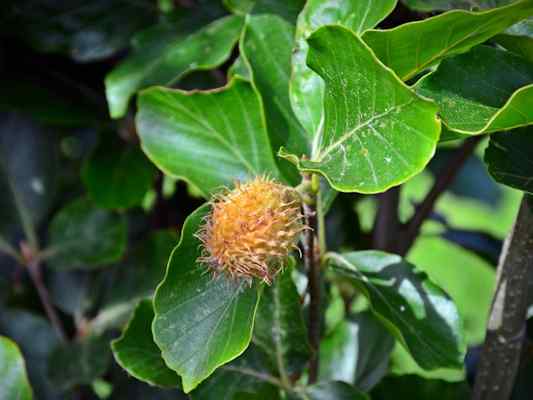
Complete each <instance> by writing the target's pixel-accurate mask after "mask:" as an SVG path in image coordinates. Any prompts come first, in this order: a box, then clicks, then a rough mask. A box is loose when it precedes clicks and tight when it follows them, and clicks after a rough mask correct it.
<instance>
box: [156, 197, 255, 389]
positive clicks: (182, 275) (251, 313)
mask: <svg viewBox="0 0 533 400" xmlns="http://www.w3.org/2000/svg"><path fill="white" fill-rule="evenodd" d="M208 210H209V206H203V207H201V208H199V209H198V210H196V211H195V212H194V213H193V214H191V215H190V216H189V217H188V219H187V221H186V222H185V225H184V227H183V231H182V234H181V240H180V243H179V245H178V246H177V247H176V248H175V249H174V252H173V253H172V255H171V258H170V260H169V264H168V267H167V274H166V276H165V279H164V280H163V282H162V283H161V285H160V286H159V287H158V289H157V291H156V294H155V297H154V311H155V319H154V322H153V326H152V330H153V334H154V340H155V342H156V343H157V345H158V346H159V348H160V349H161V351H162V356H163V358H164V360H165V363H166V364H167V365H168V366H169V367H170V368H171V369H173V370H175V371H176V372H177V373H178V375H180V377H181V379H182V385H183V390H184V391H185V393H188V392H190V391H191V390H193V389H194V388H195V387H196V386H197V385H198V384H199V383H200V382H202V381H203V380H205V379H206V378H207V377H208V376H209V375H211V374H212V373H213V371H215V369H216V368H217V367H219V366H221V365H223V364H225V363H227V362H229V361H231V360H233V359H234V358H236V357H237V356H239V355H240V354H241V353H242V352H243V351H244V350H246V348H247V347H248V344H249V343H250V340H251V337H252V329H253V322H254V317H255V311H256V308H257V303H258V301H259V292H258V288H257V287H256V285H255V284H254V285H252V286H249V285H248V284H247V283H246V282H236V281H230V280H228V279H227V278H226V277H225V276H224V275H221V276H219V277H217V278H214V277H213V276H212V275H211V274H210V273H209V272H208V271H206V269H205V268H206V267H205V266H202V265H199V264H198V263H197V262H196V260H197V258H198V257H199V256H200V253H201V246H200V241H199V239H198V238H197V237H196V236H195V233H196V232H197V231H198V229H199V227H200V225H201V224H202V218H203V217H204V216H205V215H206V214H207V212H208Z"/></svg>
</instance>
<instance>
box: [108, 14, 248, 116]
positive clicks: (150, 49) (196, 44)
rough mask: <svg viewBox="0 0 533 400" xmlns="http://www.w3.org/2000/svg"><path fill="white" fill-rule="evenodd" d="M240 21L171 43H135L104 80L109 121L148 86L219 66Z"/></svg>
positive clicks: (216, 25) (231, 19)
mask: <svg viewBox="0 0 533 400" xmlns="http://www.w3.org/2000/svg"><path fill="white" fill-rule="evenodd" d="M242 23H243V19H242V18H241V17H238V16H229V17H225V18H222V19H220V20H217V21H215V22H213V23H211V24H209V25H208V26H206V27H204V28H202V29H201V30H199V31H197V32H194V33H192V34H190V35H176V37H174V38H173V39H170V38H165V40H164V42H163V43H161V37H159V36H158V35H154V38H152V39H153V40H150V41H148V40H147V39H146V38H143V40H139V41H138V45H137V46H136V49H135V52H134V54H133V55H131V56H130V57H129V58H127V59H126V60H125V61H124V62H123V63H122V64H120V65H119V66H118V67H116V68H115V69H114V70H113V71H112V72H111V73H109V74H108V75H107V77H106V80H105V83H106V96H107V101H108V103H109V110H110V114H111V117H112V118H119V117H122V116H123V115H124V114H125V113H126V110H127V108H128V101H129V99H130V98H131V97H132V96H133V95H134V94H135V93H136V92H137V91H138V90H140V89H142V88H145V87H147V86H151V85H170V84H172V83H174V82H176V81H177V80H178V79H180V78H181V77H182V76H183V75H185V74H186V73H188V72H190V71H193V70H205V69H211V68H214V67H216V66H218V65H220V64H222V63H223V62H224V61H225V60H226V59H227V58H228V57H229V56H230V54H231V50H232V48H233V46H234V45H235V43H236V42H237V39H238V38H239V35H240V32H241V28H242Z"/></svg>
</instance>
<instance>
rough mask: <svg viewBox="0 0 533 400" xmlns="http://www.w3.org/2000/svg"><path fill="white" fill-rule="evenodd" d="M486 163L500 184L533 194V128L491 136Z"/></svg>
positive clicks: (486, 153)
mask: <svg viewBox="0 0 533 400" xmlns="http://www.w3.org/2000/svg"><path fill="white" fill-rule="evenodd" d="M485 162H486V164H487V165H488V168H489V172H490V174H491V175H492V176H493V177H494V179H496V180H497V181H498V182H500V183H503V184H504V185H507V186H511V187H513V188H515V189H519V190H523V191H524V192H528V193H533V128H531V127H529V128H522V129H516V130H513V131H511V132H505V133H498V134H493V135H491V137H490V142H489V147H488V148H487V150H486V152H485Z"/></svg>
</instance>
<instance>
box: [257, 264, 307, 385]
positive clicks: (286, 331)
mask: <svg viewBox="0 0 533 400" xmlns="http://www.w3.org/2000/svg"><path fill="white" fill-rule="evenodd" d="M291 271H292V268H287V269H286V270H285V271H284V272H283V273H282V274H281V275H279V276H278V277H276V280H275V281H274V283H273V284H272V285H271V286H269V287H266V288H265V289H264V290H263V293H262V295H261V302H260V303H259V308H258V309H257V315H256V318H255V328H254V343H255V344H256V345H258V346H259V347H261V348H262V349H263V350H264V351H265V352H266V353H267V354H270V355H271V358H272V362H273V363H274V364H275V365H276V367H277V370H278V373H279V375H280V376H282V377H284V378H285V379H287V380H288V377H289V376H292V375H294V374H296V375H298V374H300V373H301V372H302V369H303V368H304V367H305V365H306V364H307V362H308V361H309V357H310V347H309V343H308V341H307V329H306V327H305V322H304V319H303V314H302V306H301V303H300V295H299V294H298V290H297V289H296V286H295V284H294V282H293V280H292V276H291Z"/></svg>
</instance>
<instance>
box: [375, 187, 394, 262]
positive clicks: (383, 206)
mask: <svg viewBox="0 0 533 400" xmlns="http://www.w3.org/2000/svg"><path fill="white" fill-rule="evenodd" d="M399 205H400V186H396V187H393V188H391V189H389V190H387V191H386V192H385V193H381V194H380V195H379V206H378V212H377V215H376V221H375V223H374V229H373V238H372V240H373V242H374V246H373V247H374V248H375V249H377V250H384V251H388V252H391V253H394V252H395V251H396V250H397V248H398V244H399V243H398V232H399V229H400V221H399V219H398V207H399Z"/></svg>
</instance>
